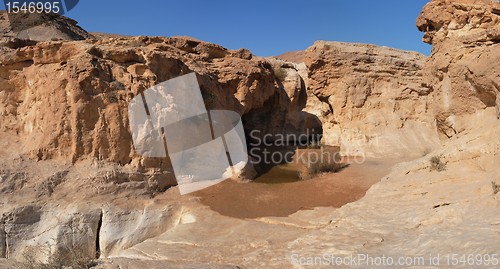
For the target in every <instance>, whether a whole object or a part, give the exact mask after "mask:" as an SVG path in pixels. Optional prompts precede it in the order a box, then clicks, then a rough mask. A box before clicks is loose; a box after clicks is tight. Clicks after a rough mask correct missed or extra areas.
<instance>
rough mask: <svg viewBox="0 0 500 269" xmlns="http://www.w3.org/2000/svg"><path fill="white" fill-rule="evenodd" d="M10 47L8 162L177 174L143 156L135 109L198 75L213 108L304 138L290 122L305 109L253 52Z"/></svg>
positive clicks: (87, 45)
mask: <svg viewBox="0 0 500 269" xmlns="http://www.w3.org/2000/svg"><path fill="white" fill-rule="evenodd" d="M2 50H3V53H2V55H1V56H0V57H1V63H2V66H1V67H0V87H1V88H2V91H1V92H0V100H1V103H0V115H1V117H2V125H1V126H0V131H1V132H2V133H4V135H3V136H2V141H1V144H2V146H3V147H2V149H1V150H0V156H5V158H15V157H16V156H19V155H26V156H28V157H30V158H31V159H35V160H50V159H65V160H70V161H72V162H73V163H75V162H77V161H79V160H85V159H95V160H97V161H107V162H111V163H117V164H120V165H130V166H132V167H133V168H134V169H135V170H136V171H139V172H144V173H146V174H147V177H149V176H153V175H157V173H156V172H154V171H153V170H154V169H162V170H163V171H165V170H166V171H169V169H170V167H169V162H168V160H151V159H149V160H144V159H142V158H140V157H139V156H137V155H136V154H135V153H134V151H133V146H132V141H131V134H130V130H129V123H128V118H127V115H128V114H127V107H128V106H127V105H128V102H129V101H130V100H131V99H132V98H133V97H134V96H136V95H137V94H139V93H140V92H142V91H143V90H145V89H147V88H149V87H151V86H153V85H155V84H157V83H159V82H162V81H165V80H168V79H170V78H173V77H176V76H179V75H182V74H186V73H189V72H196V74H197V75H198V76H197V77H198V81H199V83H200V88H201V91H202V95H203V97H204V99H205V105H206V106H207V107H208V108H212V109H213V108H224V109H229V110H233V111H236V112H238V113H240V114H241V115H243V119H244V121H245V128H246V129H247V131H248V130H254V129H259V130H261V133H262V134H266V133H269V134H276V133H283V132H284V130H285V129H286V131H287V132H305V130H304V127H303V126H302V125H301V124H302V123H303V121H298V122H297V123H296V124H287V123H286V120H285V118H287V117H288V115H291V114H293V113H295V110H296V112H297V113H299V112H300V110H301V109H302V107H300V106H298V105H293V104H290V102H291V101H290V98H291V97H289V96H288V95H287V92H285V90H284V89H283V87H281V86H279V85H278V82H277V81H276V79H275V77H274V74H273V70H272V67H271V65H270V64H269V63H268V62H267V61H265V60H260V59H252V58H253V56H252V54H251V53H250V52H248V51H247V50H244V49H241V50H238V51H229V50H227V49H225V48H223V47H221V46H218V45H215V44H210V43H205V42H201V41H197V40H194V39H185V38H160V37H135V38H119V39H104V40H99V41H96V40H85V41H72V42H40V43H37V44H35V45H27V46H22V47H20V48H16V49H12V48H7V47H3V48H2ZM301 90H303V89H302V88H300V87H299V88H298V91H301ZM293 94H295V93H293ZM285 125H286V128H285ZM318 125H320V123H319V122H318ZM315 127H316V128H317V129H318V126H315ZM320 128H321V126H319V129H320ZM14 155H15V156H14ZM146 170H147V171H146ZM163 174H165V173H163ZM167 177H168V176H167ZM170 178H171V175H170ZM164 181H165V180H164ZM167 181H168V182H170V181H171V179H168V180H167ZM163 185H165V184H163Z"/></svg>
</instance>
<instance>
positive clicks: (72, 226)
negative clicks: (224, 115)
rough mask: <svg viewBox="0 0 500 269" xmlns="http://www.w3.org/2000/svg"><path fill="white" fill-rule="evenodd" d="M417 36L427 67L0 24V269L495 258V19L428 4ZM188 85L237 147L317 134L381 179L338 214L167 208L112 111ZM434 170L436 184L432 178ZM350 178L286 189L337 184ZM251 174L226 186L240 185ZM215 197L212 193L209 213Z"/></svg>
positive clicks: (453, 3)
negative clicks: (182, 81)
mask: <svg viewBox="0 0 500 269" xmlns="http://www.w3.org/2000/svg"><path fill="white" fill-rule="evenodd" d="M416 27H418V29H419V30H420V31H422V32H423V35H424V37H423V41H424V42H427V43H429V44H431V45H432V53H431V55H430V56H428V57H427V56H425V55H422V54H420V53H417V52H409V51H402V50H397V49H392V48H387V47H380V46H375V45H368V44H353V43H340V42H330V41H317V42H315V43H314V44H312V45H311V46H310V47H309V48H307V49H306V50H304V51H296V52H289V53H285V54H283V55H280V56H277V57H259V56H256V55H253V54H252V53H251V52H250V51H248V50H246V49H240V50H228V49H226V48H224V47H222V46H219V45H216V44H212V43H208V42H204V41H200V40H197V39H195V38H190V37H152V36H137V37H126V36H117V35H110V34H101V33H88V32H86V31H85V30H83V29H81V28H80V27H78V26H77V24H76V22H75V21H72V20H70V19H67V18H64V17H58V18H56V19H52V20H50V21H48V22H47V23H46V24H44V25H39V26H36V27H34V28H32V29H31V30H30V32H29V34H27V35H26V36H24V35H18V34H17V35H16V34H14V33H13V32H12V31H11V30H9V24H8V19H7V16H6V14H5V13H2V14H1V17H0V32H1V34H2V37H1V39H0V268H29V267H28V266H29V264H26V260H27V259H28V258H29V259H32V261H31V262H34V261H36V262H42V263H43V262H48V261H51V260H53V257H54V256H55V255H56V254H57V255H60V256H61V257H68V256H69V255H72V252H73V251H74V250H75V249H77V250H78V252H79V253H80V254H81V253H83V254H82V255H85V256H88V257H91V258H92V259H93V261H92V265H91V266H93V267H92V268H106V269H107V268H109V269H115V268H116V269H118V268H123V269H124V268H321V266H317V265H315V266H308V265H307V264H306V265H303V264H302V265H300V264H294V261H293V257H314V256H318V255H322V254H324V253H330V254H336V255H351V254H356V253H366V254H368V255H374V256H376V255H382V254H383V255H386V256H391V255H392V256H401V255H405V256H425V257H428V255H435V254H438V253H443V254H445V253H446V254H448V253H457V254H469V253H473V254H493V253H499V254H500V214H498V212H499V209H500V195H499V194H498V193H499V192H500V166H499V163H500V124H499V123H500V67H499V66H498V63H499V62H500V2H498V1H496V0H432V1H430V2H429V3H428V4H427V5H426V6H425V7H424V9H423V11H422V13H421V14H420V16H419V17H418V18H416ZM47 36H51V39H47ZM191 72H195V73H196V76H197V79H198V82H199V84H200V88H201V92H202V95H203V98H204V100H205V105H206V106H207V108H213V109H227V110H232V111H235V112H237V113H239V114H240V115H241V117H242V120H243V123H244V128H245V132H246V133H248V132H250V131H251V130H260V131H261V133H263V134H264V133H266V134H274V135H276V134H297V135H299V134H305V133H314V132H318V130H321V132H322V136H323V138H322V142H323V143H325V144H326V145H330V146H337V147H340V153H341V154H342V155H343V156H357V155H359V154H363V155H365V157H366V158H368V159H367V160H369V161H371V162H372V163H382V164H385V165H389V164H390V167H389V166H388V167H389V168H388V169H387V171H386V170H383V171H382V172H381V171H375V170H367V171H368V172H367V173H372V174H371V175H372V176H371V177H370V181H371V183H370V184H369V185H367V186H365V187H366V188H365V189H363V190H362V191H360V192H359V193H360V195H359V197H358V196H356V197H354V198H355V199H354V198H353V199H352V201H350V203H346V204H342V205H339V206H320V205H318V206H315V207H313V208H309V206H307V207H304V208H303V209H301V210H298V209H300V205H297V210H295V209H294V210H292V211H293V212H288V213H286V214H285V216H281V215H280V216H277V215H276V216H272V215H268V216H259V217H234V216H230V214H229V215H228V214H222V213H221V212H217V210H214V208H213V206H214V205H210V204H209V202H210V201H212V200H210V201H209V202H204V200H203V199H204V198H203V197H204V196H200V195H196V194H192V195H191V194H190V195H180V194H179V191H178V187H177V186H176V180H175V176H174V174H173V173H172V167H171V164H170V162H169V160H168V158H144V157H141V156H140V155H138V154H136V153H135V152H134V146H133V143H132V137H131V133H130V128H129V121H128V113H127V108H128V103H129V102H130V100H131V99H132V98H134V97H135V96H137V95H138V94H140V93H141V92H142V91H144V90H146V89H148V88H149V87H152V86H153V85H155V84H157V83H159V82H163V81H166V80H168V79H171V78H175V77H177V76H180V75H183V74H187V73H191ZM277 74H278V75H277ZM433 157H437V158H438V159H439V162H441V163H440V164H441V165H443V166H445V168H444V169H437V170H439V171H437V170H436V169H431V168H432V165H433V163H432V161H431V159H432V158H433ZM357 167H358V166H357V165H351V166H349V167H347V168H345V169H344V170H342V171H340V172H338V173H335V174H334V175H333V174H332V175H330V174H324V175H321V176H320V179H314V178H313V179H308V180H304V181H302V182H300V184H303V185H308V184H328V179H329V178H330V177H338V178H343V179H342V180H344V181H349V177H348V175H350V174H352V173H354V171H355V169H356V168H357ZM249 170H250V171H248V173H247V174H244V175H241V177H242V178H240V179H235V180H229V181H230V183H227V184H233V185H231V186H229V187H231V188H233V187H234V186H240V185H247V184H253V183H248V181H251V180H253V179H254V178H255V176H256V172H255V171H252V169H249ZM257 170H258V169H257ZM257 172H258V171H257ZM318 180H319V181H318ZM315 181H316V182H320V183H314V182H315ZM297 184H299V183H297ZM372 184H374V185H373V186H372ZM223 186H225V185H223ZM229 187H228V188H229ZM218 188H219V189H217V187H216V188H215V189H214V190H213V191H212V192H210V193H209V194H210V195H220V196H224V195H225V194H224V188H223V187H218ZM221 188H222V189H221ZM235 188H239V187H235ZM242 188H244V187H242ZM290 188H293V187H290ZM298 188H299V189H298V190H295V191H293V190H292V189H290V191H291V192H292V193H293V194H294V195H300V188H302V187H300V186H299V187H298ZM218 191H219V192H220V194H218V193H217V192H218ZM256 192H257V191H254V192H253V193H256ZM365 192H366V194H365ZM258 195H259V194H258V193H256V194H255V197H252V196H251V195H248V196H246V197H245V199H248V200H247V201H246V203H248V204H252V203H254V204H257V205H258V201H257V198H259V197H257V196H258ZM309 195H312V194H309ZM205 196H206V197H208V196H209V195H205ZM284 196H287V195H284ZM288 196H290V195H288ZM228 197H230V196H228ZM294 197H295V196H291V197H288V198H290V200H293V199H294ZM207 199H208V198H207ZM254 199H255V200H254ZM297 199H299V198H297ZM299 200H300V199H299ZM212 202H213V203H214V204H215V203H216V202H218V203H231V199H226V200H225V201H222V202H220V201H212ZM244 202H245V201H243V202H241V203H244ZM261 202H262V201H261ZM274 202H276V203H279V201H274ZM259 206H260V205H259ZM262 206H263V207H265V204H263V205H262ZM294 255H295V256H294ZM89 267H90V266H89ZM325 268H331V267H328V266H325ZM429 268H432V267H431V266H429ZM464 268H467V267H464Z"/></svg>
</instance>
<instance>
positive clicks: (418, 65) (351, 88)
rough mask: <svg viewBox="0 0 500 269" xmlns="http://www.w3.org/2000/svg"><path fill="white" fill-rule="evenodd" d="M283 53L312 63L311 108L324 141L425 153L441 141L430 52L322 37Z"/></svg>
mask: <svg viewBox="0 0 500 269" xmlns="http://www.w3.org/2000/svg"><path fill="white" fill-rule="evenodd" d="M301 54H302V55H300V53H299V52H294V53H293V54H286V55H282V56H281V57H282V58H285V59H288V58H290V59H295V60H296V59H303V60H304V61H305V63H306V65H307V82H306V84H307V85H308V88H309V90H308V93H309V97H308V99H307V108H306V111H308V112H310V113H313V114H315V115H317V116H318V117H319V118H320V119H321V121H322V123H323V129H324V141H325V142H326V143H327V144H331V145H340V146H341V150H342V153H343V154H344V155H359V154H363V155H367V156H389V155H421V154H423V153H424V152H428V151H430V150H432V149H434V148H436V147H437V146H438V145H439V141H438V139H437V134H436V132H435V123H434V117H433V114H432V111H430V110H429V107H430V102H431V101H432V100H431V98H430V97H429V93H430V90H429V89H428V88H427V87H424V86H423V85H422V83H421V79H422V66H423V65H424V62H425V60H426V57H425V56H424V55H421V54H419V53H416V52H408V51H401V50H396V49H391V48H385V47H378V46H374V45H365V44H350V43H338V42H325V41H318V42H316V43H315V44H314V45H313V46H311V47H310V48H308V49H307V50H306V51H304V52H302V53H301Z"/></svg>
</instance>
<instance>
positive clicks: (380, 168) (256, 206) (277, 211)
mask: <svg viewBox="0 0 500 269" xmlns="http://www.w3.org/2000/svg"><path fill="white" fill-rule="evenodd" d="M344 161H345V162H347V163H350V165H349V166H348V167H347V168H344V169H343V170H342V171H340V172H338V173H325V174H321V175H319V176H317V177H315V178H313V179H309V180H298V178H296V176H295V175H296V172H295V171H294V167H287V166H277V167H274V168H273V169H272V170H271V171H270V172H268V173H267V174H265V175H263V176H261V177H259V178H257V179H256V180H255V181H254V182H251V183H238V182H234V181H231V180H226V181H224V182H222V183H220V184H217V185H214V186H212V187H210V188H207V189H204V190H201V191H198V192H195V193H193V194H191V195H193V196H196V197H199V198H200V200H201V202H202V203H203V204H205V205H208V206H209V207H210V208H211V209H212V210H214V211H216V212H218V213H220V214H222V215H225V216H230V217H236V218H258V217H266V216H277V217H283V216H288V215H290V214H293V213H295V212H297V211H299V210H304V209H312V208H314V207H325V206H326V207H341V206H343V205H345V204H347V203H350V202H353V201H356V200H359V199H360V198H361V197H363V196H364V195H365V193H366V191H367V190H368V189H369V188H370V187H371V186H372V185H373V184H375V183H377V182H379V181H380V179H381V178H382V177H383V176H385V175H387V174H388V173H389V172H390V170H391V168H392V167H393V165H394V164H396V163H398V162H399V161H401V160H383V159H367V160H366V161H365V162H364V163H362V164H358V163H356V162H354V161H353V160H352V159H345V160H344ZM278 177H280V178H283V180H282V181H284V182H279V180H275V179H276V178H278ZM286 181H288V182H286ZM290 181H292V182H290ZM263 182H266V183H263ZM269 182H273V183H269Z"/></svg>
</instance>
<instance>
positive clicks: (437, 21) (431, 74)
mask: <svg viewBox="0 0 500 269" xmlns="http://www.w3.org/2000/svg"><path fill="white" fill-rule="evenodd" d="M417 26H418V28H419V29H420V30H421V31H423V32H424V33H425V35H424V41H425V42H427V43H430V44H432V45H433V50H432V55H431V57H430V58H429V60H428V61H427V63H426V65H425V67H424V75H423V83H424V84H425V85H426V86H427V87H429V88H430V90H431V91H432V96H433V99H434V102H433V103H432V110H433V113H435V114H436V119H437V126H438V129H439V131H440V133H441V134H442V136H443V137H452V136H454V135H455V134H456V133H458V132H462V131H464V129H466V128H467V125H468V124H469V122H466V121H463V120H461V119H460V117H461V116H462V115H470V114H474V113H476V112H480V111H482V110H483V109H485V108H488V107H492V108H496V109H497V110H499V106H500V101H499V100H500V99H499V91H500V71H499V69H498V62H499V61H500V3H499V2H498V1H495V0H480V1H479V0H478V1H471V0H460V1H447V0H442V1H432V2H431V3H429V4H428V5H427V6H426V7H425V8H424V10H423V11H422V13H421V14H420V16H419V18H418V20H417Z"/></svg>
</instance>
